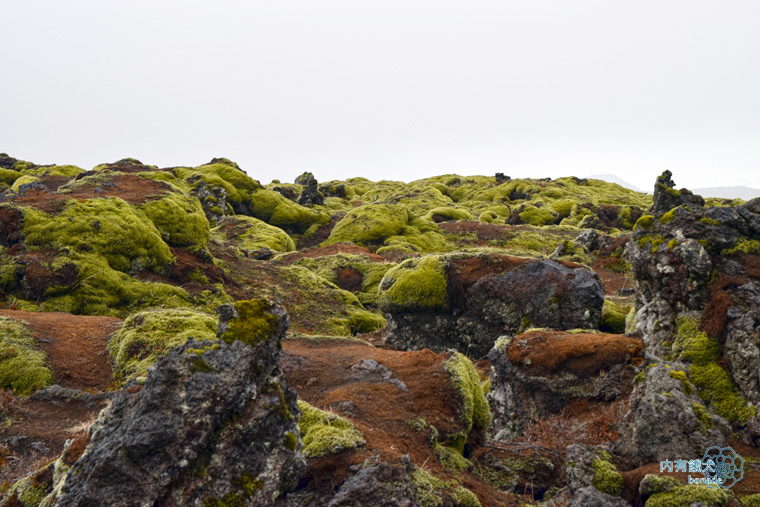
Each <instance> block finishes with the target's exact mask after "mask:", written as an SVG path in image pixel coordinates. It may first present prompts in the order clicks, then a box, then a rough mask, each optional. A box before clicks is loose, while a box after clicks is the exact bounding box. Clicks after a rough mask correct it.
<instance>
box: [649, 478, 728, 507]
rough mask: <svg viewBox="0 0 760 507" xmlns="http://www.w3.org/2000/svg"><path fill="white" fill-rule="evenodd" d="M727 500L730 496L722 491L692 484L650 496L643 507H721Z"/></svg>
mask: <svg viewBox="0 0 760 507" xmlns="http://www.w3.org/2000/svg"><path fill="white" fill-rule="evenodd" d="M729 499H730V495H729V493H728V492H726V490H724V489H720V488H710V487H708V486H703V485H693V484H692V485H686V486H680V487H678V488H675V489H673V490H671V491H668V492H666V493H657V494H655V495H652V496H650V497H649V499H648V500H647V501H646V503H645V504H644V505H645V507H688V506H689V505H692V504H694V503H697V502H702V503H703V504H704V505H711V506H716V507H717V506H721V507H722V506H725V505H726V504H727V503H728V500H729Z"/></svg>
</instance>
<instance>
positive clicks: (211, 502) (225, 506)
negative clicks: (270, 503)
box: [203, 473, 264, 507]
mask: <svg viewBox="0 0 760 507" xmlns="http://www.w3.org/2000/svg"><path fill="white" fill-rule="evenodd" d="M230 484H231V486H232V487H233V488H235V491H233V492H230V493H227V494H226V495H224V496H223V497H222V498H204V499H203V505H204V507H245V506H246V505H249V504H250V500H249V499H250V498H252V497H253V496H254V495H255V494H256V493H257V492H258V491H261V489H262V488H263V487H264V481H262V480H261V479H259V478H258V477H254V476H253V475H251V474H246V473H243V474H241V475H240V476H239V477H235V478H234V479H232V481H230Z"/></svg>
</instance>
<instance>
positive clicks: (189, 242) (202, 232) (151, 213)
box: [140, 193, 210, 248]
mask: <svg viewBox="0 0 760 507" xmlns="http://www.w3.org/2000/svg"><path fill="white" fill-rule="evenodd" d="M140 210H141V211H142V212H143V213H145V216H147V217H148V219H149V220H150V221H151V222H153V225H154V226H155V227H156V229H158V231H159V233H160V234H161V237H162V238H163V240H164V241H166V242H167V243H168V244H169V245H172V246H177V247H197V248H205V247H206V245H208V240H209V236H210V227H209V223H208V220H207V219H206V215H205V214H204V213H203V208H202V207H201V203H200V201H198V199H196V198H194V197H190V196H188V195H183V194H179V193H172V194H169V195H166V196H164V197H162V198H160V199H157V200H153V201H148V202H146V203H145V204H143V205H142V206H140Z"/></svg>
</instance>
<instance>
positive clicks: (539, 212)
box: [520, 204, 558, 225]
mask: <svg viewBox="0 0 760 507" xmlns="http://www.w3.org/2000/svg"><path fill="white" fill-rule="evenodd" d="M557 218H558V215H557V213H556V212H555V211H554V210H552V209H550V208H549V207H547V206H543V207H540V208H538V207H536V206H533V205H530V204H528V205H526V206H525V208H524V211H522V212H521V213H520V220H522V222H523V223H524V224H529V225H547V224H553V223H554V222H556V221H557Z"/></svg>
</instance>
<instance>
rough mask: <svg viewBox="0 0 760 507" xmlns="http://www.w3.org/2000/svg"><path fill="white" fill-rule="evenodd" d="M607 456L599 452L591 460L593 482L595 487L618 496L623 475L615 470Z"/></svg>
mask: <svg viewBox="0 0 760 507" xmlns="http://www.w3.org/2000/svg"><path fill="white" fill-rule="evenodd" d="M606 457H608V456H604V455H601V454H600V457H598V458H594V460H593V461H592V462H591V464H592V466H593V467H594V479H593V484H594V487H595V488H596V489H598V490H599V491H601V492H602V493H605V494H607V495H611V496H619V495H620V494H621V493H622V492H623V476H622V475H621V474H620V472H618V471H617V468H616V467H615V465H613V464H612V463H610V462H609V461H608V460H607V459H604V458H606Z"/></svg>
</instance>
